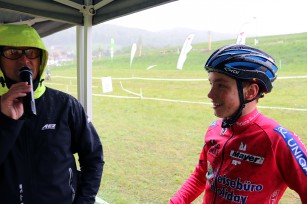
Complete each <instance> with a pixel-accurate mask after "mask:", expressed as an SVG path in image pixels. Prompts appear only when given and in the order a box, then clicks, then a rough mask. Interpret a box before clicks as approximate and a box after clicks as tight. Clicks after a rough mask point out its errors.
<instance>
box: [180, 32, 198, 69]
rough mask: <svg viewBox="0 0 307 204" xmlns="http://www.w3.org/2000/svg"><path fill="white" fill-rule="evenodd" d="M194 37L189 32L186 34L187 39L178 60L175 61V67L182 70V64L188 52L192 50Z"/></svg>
mask: <svg viewBox="0 0 307 204" xmlns="http://www.w3.org/2000/svg"><path fill="white" fill-rule="evenodd" d="M193 38H194V34H190V35H188V37H187V39H186V40H185V42H184V44H183V46H182V49H181V52H180V55H179V58H178V61H177V69H180V70H182V67H183V64H184V62H185V60H186V59H187V54H188V52H190V51H191V50H192V45H191V43H192V40H193Z"/></svg>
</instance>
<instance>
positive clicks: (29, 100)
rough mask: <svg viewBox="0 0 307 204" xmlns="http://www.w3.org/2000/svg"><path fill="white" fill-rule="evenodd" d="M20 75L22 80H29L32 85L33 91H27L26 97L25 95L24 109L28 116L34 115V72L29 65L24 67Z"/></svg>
mask: <svg viewBox="0 0 307 204" xmlns="http://www.w3.org/2000/svg"><path fill="white" fill-rule="evenodd" d="M19 77H20V79H21V81H25V82H28V84H29V85H31V87H32V89H31V92H29V93H27V95H26V96H25V97H23V110H24V114H25V115H26V116H29V117H32V116H36V106H35V101H34V94H33V82H32V72H31V71H30V70H29V68H28V67H23V68H22V69H21V71H20V73H19Z"/></svg>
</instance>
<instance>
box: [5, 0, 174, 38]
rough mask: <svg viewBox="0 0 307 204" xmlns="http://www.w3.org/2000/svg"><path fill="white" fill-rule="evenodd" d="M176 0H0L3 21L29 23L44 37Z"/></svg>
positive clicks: (6, 22)
mask: <svg viewBox="0 0 307 204" xmlns="http://www.w3.org/2000/svg"><path fill="white" fill-rule="evenodd" d="M172 1H174V0H0V24H8V23H23V24H24V23H25V22H26V23H27V24H29V25H31V26H32V27H34V28H35V29H36V30H37V31H38V32H39V34H40V35H41V36H42V37H45V36H48V35H51V34H53V33H55V32H58V31H61V30H64V29H67V28H70V27H73V26H78V25H80V26H82V25H84V15H91V16H92V25H97V24H99V23H102V22H106V21H108V20H111V19H114V18H117V17H121V16H124V15H128V14H131V13H134V12H137V11H141V10H144V9H148V8H151V7H154V6H158V5H161V4H163V3H168V2H172Z"/></svg>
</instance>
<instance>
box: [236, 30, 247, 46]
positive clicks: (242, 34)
mask: <svg viewBox="0 0 307 204" xmlns="http://www.w3.org/2000/svg"><path fill="white" fill-rule="evenodd" d="M245 38H246V34H245V32H244V31H242V32H240V33H239V35H238V38H237V44H238V45H245Z"/></svg>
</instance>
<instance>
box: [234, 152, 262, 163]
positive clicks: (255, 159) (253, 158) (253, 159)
mask: <svg viewBox="0 0 307 204" xmlns="http://www.w3.org/2000/svg"><path fill="white" fill-rule="evenodd" d="M230 156H231V157H232V158H235V159H240V160H243V161H248V162H252V163H255V164H263V161H264V158H263V157H259V156H255V155H251V154H246V153H243V152H239V151H235V150H231V152H230Z"/></svg>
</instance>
